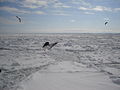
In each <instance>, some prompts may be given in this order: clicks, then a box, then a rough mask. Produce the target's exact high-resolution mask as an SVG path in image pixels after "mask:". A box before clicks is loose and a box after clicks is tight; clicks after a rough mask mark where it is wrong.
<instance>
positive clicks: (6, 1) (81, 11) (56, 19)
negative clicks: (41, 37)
mask: <svg viewBox="0 0 120 90" xmlns="http://www.w3.org/2000/svg"><path fill="white" fill-rule="evenodd" d="M16 16H19V17H20V18H21V20H22V22H19V21H18V19H17V18H16ZM119 19H120V0H0V33H120V20H119ZM105 22H108V24H107V25H106V26H105V24H104V23H105Z"/></svg>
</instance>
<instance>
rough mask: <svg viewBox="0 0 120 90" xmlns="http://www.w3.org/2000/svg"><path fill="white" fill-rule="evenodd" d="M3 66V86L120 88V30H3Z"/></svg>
mask: <svg viewBox="0 0 120 90" xmlns="http://www.w3.org/2000/svg"><path fill="white" fill-rule="evenodd" d="M47 41H48V42H50V43H54V42H58V44H57V45H55V46H54V47H53V48H52V49H50V50H47V49H46V50H45V49H43V48H42V45H43V44H44V43H45V42H47ZM0 69H1V72H0V90H120V34H0Z"/></svg>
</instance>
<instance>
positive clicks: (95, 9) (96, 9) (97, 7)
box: [78, 6, 112, 11]
mask: <svg viewBox="0 0 120 90" xmlns="http://www.w3.org/2000/svg"><path fill="white" fill-rule="evenodd" d="M78 9H80V10H84V11H87V10H89V11H112V8H109V7H104V6H96V7H92V8H89V7H88V8H86V7H79V8H78Z"/></svg>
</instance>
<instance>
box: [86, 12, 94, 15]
mask: <svg viewBox="0 0 120 90" xmlns="http://www.w3.org/2000/svg"><path fill="white" fill-rule="evenodd" d="M84 13H85V14H89V15H93V14H95V13H93V12H84Z"/></svg>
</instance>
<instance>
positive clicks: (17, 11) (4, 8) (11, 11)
mask: <svg viewBox="0 0 120 90" xmlns="http://www.w3.org/2000/svg"><path fill="white" fill-rule="evenodd" d="M0 10H3V11H7V12H10V13H19V14H26V13H30V12H29V11H26V10H21V9H17V8H13V7H8V6H3V7H0Z"/></svg>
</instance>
